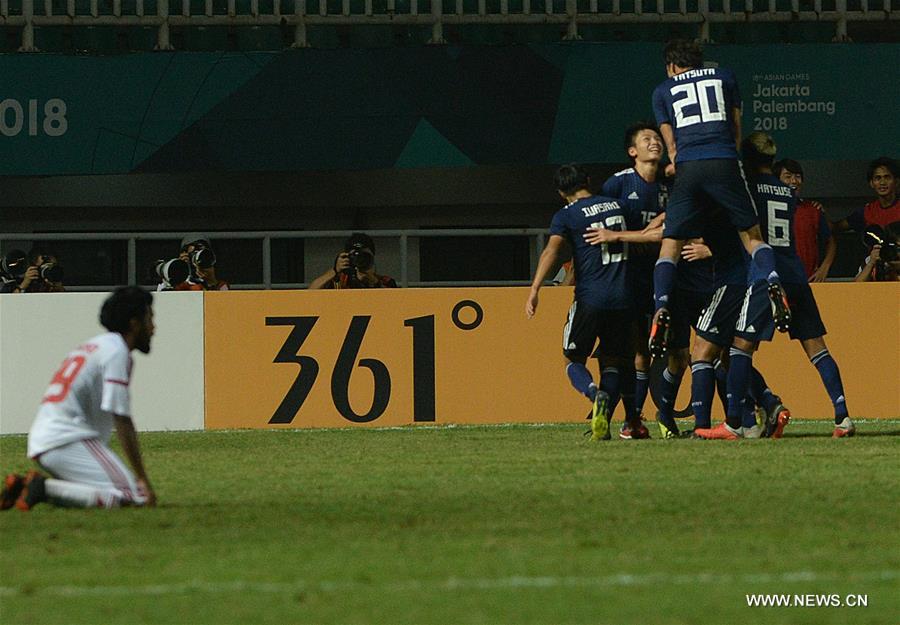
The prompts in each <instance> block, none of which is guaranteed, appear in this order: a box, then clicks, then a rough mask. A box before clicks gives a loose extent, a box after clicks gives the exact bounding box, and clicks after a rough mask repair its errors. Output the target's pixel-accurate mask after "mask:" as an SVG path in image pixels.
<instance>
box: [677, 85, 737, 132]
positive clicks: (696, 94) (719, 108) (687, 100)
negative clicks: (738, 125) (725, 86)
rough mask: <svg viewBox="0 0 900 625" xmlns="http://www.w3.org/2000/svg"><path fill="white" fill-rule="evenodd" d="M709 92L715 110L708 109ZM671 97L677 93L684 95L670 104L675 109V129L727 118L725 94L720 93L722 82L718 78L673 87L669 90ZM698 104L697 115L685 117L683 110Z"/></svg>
mask: <svg viewBox="0 0 900 625" xmlns="http://www.w3.org/2000/svg"><path fill="white" fill-rule="evenodd" d="M710 91H712V94H713V97H715V102H716V110H715V111H714V110H712V107H710V102H709V98H710ZM670 93H671V94H672V97H675V96H677V95H678V94H679V93H683V94H685V97H683V98H681V99H680V100H675V101H674V102H673V103H672V108H673V109H675V127H676V128H684V127H685V126H693V125H694V124H699V123H700V122H723V121H725V119H726V118H727V113H726V111H725V94H724V92H723V91H722V81H721V80H719V79H718V78H710V79H707V80H698V81H697V82H696V83H692V82H689V83H685V84H683V85H675V86H674V87H672V88H671V89H670ZM697 103H699V104H700V114H699V115H685V114H684V109H685V107H687V106H691V105H692V104H697Z"/></svg>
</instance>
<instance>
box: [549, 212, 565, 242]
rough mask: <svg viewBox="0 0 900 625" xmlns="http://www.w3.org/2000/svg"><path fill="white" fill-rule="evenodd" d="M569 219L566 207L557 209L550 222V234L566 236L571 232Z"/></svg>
mask: <svg viewBox="0 0 900 625" xmlns="http://www.w3.org/2000/svg"><path fill="white" fill-rule="evenodd" d="M567 221H568V220H567V219H566V210H565V209H562V210H559V211H556V214H555V215H554V216H553V221H551V222H550V234H558V235H559V236H561V237H564V236H566V234H567V233H568V232H569V227H568V223H567Z"/></svg>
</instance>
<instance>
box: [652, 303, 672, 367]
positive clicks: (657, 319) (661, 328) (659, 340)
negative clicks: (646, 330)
mask: <svg viewBox="0 0 900 625" xmlns="http://www.w3.org/2000/svg"><path fill="white" fill-rule="evenodd" d="M671 326H672V316H671V315H670V314H669V311H668V310H666V309H665V308H660V309H659V310H658V311H656V315H654V317H653V325H651V326H650V340H649V342H648V343H647V345H648V347H649V349H650V356H651V357H653V358H662V357H663V356H665V355H666V351H667V350H668V347H669V329H670V328H671Z"/></svg>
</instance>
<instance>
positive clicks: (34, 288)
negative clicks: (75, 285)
mask: <svg viewBox="0 0 900 625" xmlns="http://www.w3.org/2000/svg"><path fill="white" fill-rule="evenodd" d="M63 276H64V273H63V269H62V266H61V265H60V264H59V260H58V259H57V258H56V255H54V254H52V253H50V252H48V251H46V250H44V249H42V248H40V247H37V246H35V247H33V248H32V249H31V251H30V252H29V253H28V254H27V255H26V254H25V252H23V251H22V250H10V252H9V253H8V254H6V256H4V258H3V259H2V261H0V282H2V283H0V293H61V292H64V291H65V290H66V289H65V287H64V286H63V283H62V281H63Z"/></svg>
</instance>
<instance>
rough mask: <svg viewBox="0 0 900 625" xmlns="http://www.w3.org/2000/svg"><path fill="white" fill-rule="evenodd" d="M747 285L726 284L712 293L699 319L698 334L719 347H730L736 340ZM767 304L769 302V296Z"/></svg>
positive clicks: (766, 295) (765, 294)
mask: <svg viewBox="0 0 900 625" xmlns="http://www.w3.org/2000/svg"><path fill="white" fill-rule="evenodd" d="M746 294H747V287H745V286H743V285H740V284H726V285H725V286H723V287H719V289H717V290H716V292H715V293H713V295H712V299H710V301H709V305H708V306H707V307H706V310H704V311H703V314H702V315H701V316H700V319H699V320H698V321H697V326H696V328H697V336H700V337H702V338H704V339H706V340H707V341H709V342H710V343H712V344H714V345H718V346H719V347H730V346H731V344H732V343H733V342H734V334H735V328H736V327H737V323H738V319H739V318H740V316H741V310H742V308H743V305H744V300H745V295H746ZM763 295H764V296H765V297H766V300H765V304H766V305H767V306H768V305H770V304H769V296H768V294H767V293H766V292H765V290H763Z"/></svg>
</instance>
